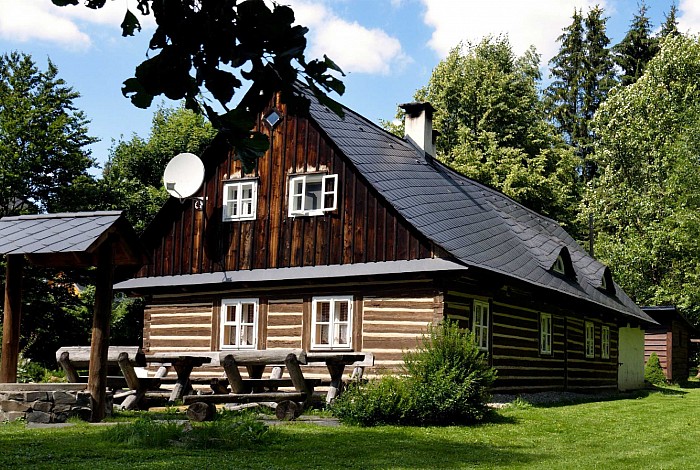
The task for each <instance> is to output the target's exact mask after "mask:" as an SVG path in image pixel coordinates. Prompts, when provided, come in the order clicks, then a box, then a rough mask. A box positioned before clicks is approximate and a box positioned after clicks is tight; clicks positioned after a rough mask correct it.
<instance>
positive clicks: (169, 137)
mask: <svg viewBox="0 0 700 470" xmlns="http://www.w3.org/2000/svg"><path fill="white" fill-rule="evenodd" d="M215 134H216V130H215V129H214V128H213V127H212V125H211V124H210V123H209V122H208V121H207V120H206V119H205V118H204V116H202V115H200V114H196V113H194V112H192V111H190V110H188V109H185V108H183V107H180V108H164V107H160V108H159V109H158V110H157V111H156V113H155V114H154V116H153V121H152V126H151V133H150V135H149V136H148V138H147V139H144V138H141V137H139V136H137V135H134V136H133V137H132V138H131V139H130V140H126V141H125V140H122V141H119V142H118V143H117V144H116V145H114V146H113V147H112V149H111V150H110V157H109V160H108V161H107V164H106V165H105V168H104V171H103V174H102V185H103V189H104V194H103V198H104V205H106V207H103V208H110V209H118V210H124V211H125V212H126V216H127V218H128V219H129V221H130V222H131V223H132V225H133V226H134V228H135V229H136V230H137V231H138V232H141V231H143V229H144V228H145V227H146V226H147V225H148V223H149V222H150V221H151V220H152V219H153V217H154V216H155V214H156V213H157V212H158V210H159V209H160V208H161V206H162V205H163V204H164V203H165V201H166V200H167V199H168V193H167V192H166V191H165V189H164V187H163V182H162V175H163V169H164V168H165V166H166V164H167V163H168V160H169V159H171V158H172V157H174V156H175V155H177V154H178V153H182V152H190V153H194V154H196V155H201V154H202V152H203V151H204V149H205V148H206V146H207V145H209V143H210V142H211V141H212V140H213V138H214V136H215Z"/></svg>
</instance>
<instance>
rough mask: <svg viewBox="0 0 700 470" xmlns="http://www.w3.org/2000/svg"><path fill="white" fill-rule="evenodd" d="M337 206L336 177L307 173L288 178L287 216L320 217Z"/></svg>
mask: <svg viewBox="0 0 700 470" xmlns="http://www.w3.org/2000/svg"><path fill="white" fill-rule="evenodd" d="M337 206H338V175H326V174H323V173H309V174H306V175H297V176H292V177H290V178H289V211H288V213H289V216H290V217H296V216H303V215H322V214H323V213H325V212H329V211H334V210H335V209H336V208H337Z"/></svg>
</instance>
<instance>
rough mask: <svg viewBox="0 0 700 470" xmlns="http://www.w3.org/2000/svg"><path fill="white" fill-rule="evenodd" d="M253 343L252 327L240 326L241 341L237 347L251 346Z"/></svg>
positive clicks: (253, 332)
mask: <svg viewBox="0 0 700 470" xmlns="http://www.w3.org/2000/svg"><path fill="white" fill-rule="evenodd" d="M254 343H255V331H254V329H253V326H252V325H243V326H241V341H240V343H239V346H251V345H253V344H254Z"/></svg>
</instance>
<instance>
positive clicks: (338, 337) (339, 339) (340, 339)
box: [333, 325, 348, 345]
mask: <svg viewBox="0 0 700 470" xmlns="http://www.w3.org/2000/svg"><path fill="white" fill-rule="evenodd" d="M333 339H334V341H335V344H336V345H342V344H348V325H336V327H335V338H333Z"/></svg>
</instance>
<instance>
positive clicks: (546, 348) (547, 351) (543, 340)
mask: <svg viewBox="0 0 700 470" xmlns="http://www.w3.org/2000/svg"><path fill="white" fill-rule="evenodd" d="M552 330H553V325H552V314H551V313H544V312H540V354H542V355H547V356H551V355H552V354H553V353H554V348H553V342H552V341H553V339H552Z"/></svg>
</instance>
